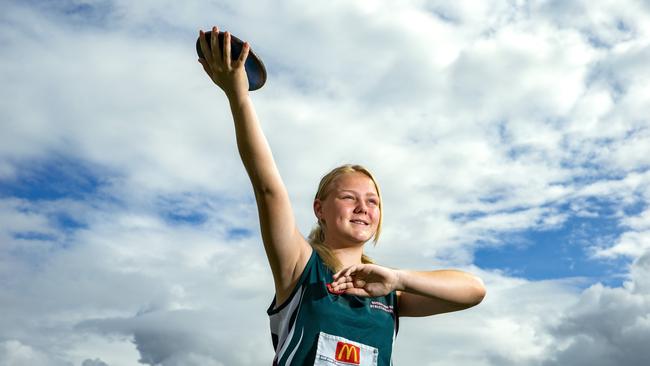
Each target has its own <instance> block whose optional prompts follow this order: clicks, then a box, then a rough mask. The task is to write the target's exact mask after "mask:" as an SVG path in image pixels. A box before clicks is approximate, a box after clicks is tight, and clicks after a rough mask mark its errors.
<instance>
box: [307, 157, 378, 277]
mask: <svg viewBox="0 0 650 366" xmlns="http://www.w3.org/2000/svg"><path fill="white" fill-rule="evenodd" d="M355 172H358V173H362V174H364V175H366V176H367V177H368V178H370V180H372V183H373V184H374V185H375V189H376V190H377V195H378V196H379V223H378V224H377V230H376V231H375V235H374V236H373V244H374V245H377V241H378V240H379V234H380V233H381V222H382V218H383V216H384V215H383V213H382V206H383V205H382V200H381V192H380V190H379V184H377V181H376V180H375V177H374V176H373V175H372V173H370V171H369V170H368V169H366V168H364V167H363V166H361V165H352V164H345V165H341V166H339V167H336V168H334V169H332V170H331V171H330V172H329V173H327V174H325V176H323V178H322V179H321V181H320V183H319V184H318V191H316V196H315V197H314V200H317V199H318V200H324V199H326V198H327V195H328V194H329V193H330V191H331V188H330V186H331V185H332V183H334V181H336V179H337V178H339V177H341V176H342V175H344V174H350V173H355ZM322 225H323V223H322V221H321V220H320V219H319V220H318V223H317V224H316V226H314V228H313V229H312V230H311V233H309V236H308V237H307V241H308V242H309V244H311V246H312V248H314V250H315V251H316V252H317V253H318V255H319V256H320V257H321V259H322V260H323V262H324V263H325V265H326V266H327V267H329V268H330V269H331V270H332V271H333V272H336V271H338V270H340V269H341V267H342V265H341V262H340V261H339V259H338V258H337V257H336V256H335V255H334V253H333V252H332V249H331V248H330V247H328V246H327V245H326V244H325V231H324V230H323V226H322ZM361 263H374V261H373V260H372V259H371V258H370V257H368V256H367V255H365V254H362V255H361Z"/></svg>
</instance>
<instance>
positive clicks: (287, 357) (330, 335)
mask: <svg viewBox="0 0 650 366" xmlns="http://www.w3.org/2000/svg"><path fill="white" fill-rule="evenodd" d="M332 275H333V273H332V271H331V270H330V269H329V268H328V267H327V266H326V265H325V264H324V263H323V261H322V259H321V258H320V256H319V255H318V253H317V252H316V251H315V250H313V251H312V254H311V257H310V258H309V261H308V262H307V265H306V266H305V269H304V270H303V273H302V275H301V276H300V279H299V280H298V283H297V284H296V288H295V289H294V290H293V292H292V293H291V295H290V296H289V298H288V299H287V300H286V301H285V302H284V303H283V304H282V305H280V306H279V307H277V308H276V307H275V305H276V303H275V298H274V299H273V302H272V303H271V306H270V307H269V309H268V310H267V314H268V315H269V318H270V323H271V338H272V340H273V347H274V348H275V358H274V359H273V365H274V366H275V365H278V366H285V365H286V366H288V365H346V366H348V365H359V366H364V365H372V366H375V365H378V366H389V365H391V364H392V362H391V353H392V348H393V341H394V339H395V337H396V336H397V329H398V316H397V310H398V309H397V295H396V294H395V292H394V291H393V292H392V293H390V294H388V295H386V296H382V297H368V298H366V297H357V296H350V295H346V294H343V295H336V294H333V293H330V292H329V291H328V290H327V284H328V283H331V282H332Z"/></svg>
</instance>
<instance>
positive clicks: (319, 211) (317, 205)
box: [314, 198, 323, 221]
mask: <svg viewBox="0 0 650 366" xmlns="http://www.w3.org/2000/svg"><path fill="white" fill-rule="evenodd" d="M314 215H316V218H317V219H318V221H320V220H321V219H322V217H323V203H322V202H321V200H320V199H318V198H316V199H315V200H314Z"/></svg>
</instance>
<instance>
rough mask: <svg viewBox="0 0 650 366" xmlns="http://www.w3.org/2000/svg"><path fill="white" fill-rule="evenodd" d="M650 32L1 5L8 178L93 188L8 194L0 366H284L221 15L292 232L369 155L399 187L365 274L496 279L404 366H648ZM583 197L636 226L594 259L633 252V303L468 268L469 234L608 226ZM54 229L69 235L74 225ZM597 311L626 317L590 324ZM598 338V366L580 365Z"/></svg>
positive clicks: (541, 7)
mask: <svg viewBox="0 0 650 366" xmlns="http://www.w3.org/2000/svg"><path fill="white" fill-rule="evenodd" d="M75 9H76V12H71V10H75ZM66 11H67V14H66ZM649 14H650V10H649V9H648V8H647V6H646V5H643V4H641V3H636V2H625V3H624V4H623V3H620V2H614V1H606V0H603V1H598V2H596V3H593V2H590V3H587V2H559V1H546V2H535V3H530V2H523V1H510V2H497V1H493V2H481V3H476V2H473V1H458V2H454V3H449V2H440V1H411V2H401V3H400V4H399V5H396V4H394V3H391V2H371V1H360V2H356V3H354V4H350V2H346V1H333V2H328V3H327V4H325V3H322V4H320V3H314V4H311V5H310V6H309V7H305V5H304V4H303V3H301V2H298V1H283V2H271V1H257V2H246V3H243V4H237V5H236V6H235V5H232V4H230V3H218V2H217V3H211V4H205V3H201V2H183V3H180V2H174V1H165V2H163V3H161V2H145V1H139V2H131V1H97V2H86V1H82V2H80V1H65V2H57V3H51V2H50V3H47V4H39V5H36V4H31V5H25V4H22V3H18V2H10V3H7V4H5V5H3V15H2V16H0V30H1V34H2V36H1V38H0V42H1V43H2V44H3V48H2V49H3V50H2V51H0V52H1V53H2V57H1V58H0V66H1V70H3V71H2V72H1V73H0V82H1V83H2V84H1V85H2V89H0V128H2V131H3V132H5V131H6V133H2V134H0V179H1V180H2V181H0V183H1V182H8V181H12V182H15V181H19V182H20V179H22V178H21V177H23V175H24V174H26V171H27V172H28V171H29V162H32V161H42V160H47V159H49V158H51V157H52V156H53V155H56V156H66V157H68V156H69V157H71V158H72V159H74V160H76V161H80V162H82V163H84V164H87V165H88V166H91V167H93V169H91V172H90V173H89V174H97V175H98V176H99V177H100V178H102V185H101V187H100V188H98V190H97V191H96V192H91V193H90V194H89V195H88V196H87V197H83V198H78V197H77V198H74V197H72V198H71V197H67V198H66V197H64V198H60V199H53V200H40V201H30V200H28V199H19V198H15V197H11V195H9V196H7V195H5V194H4V192H2V193H3V196H2V199H1V200H0V240H1V243H0V274H2V277H3V278H8V279H9V280H7V281H2V282H0V303H1V304H2V308H3V315H5V316H3V317H2V319H0V329H1V330H0V347H2V348H0V363H3V362H4V363H9V364H11V363H12V362H13V363H20V362H23V363H29V364H39V363H40V364H70V363H73V364H75V365H78V364H84V363H85V365H92V364H95V365H102V364H109V365H112V366H113V365H126V364H132V365H135V364H137V363H138V359H140V360H141V363H149V364H154V363H156V362H158V363H161V364H164V365H181V364H184V365H193V364H197V365H198V364H201V365H220V364H225V365H230V364H241V365H255V364H260V363H266V362H268V360H270V359H271V357H272V355H271V354H272V350H271V346H270V344H271V342H270V337H269V334H268V326H267V323H266V321H267V320H266V316H265V314H264V310H265V309H266V307H267V306H268V303H269V301H270V298H271V296H272V284H271V278H270V271H269V269H268V268H267V267H268V266H267V264H266V259H265V258H264V253H263V250H262V248H261V245H260V243H259V236H258V234H257V232H258V228H257V219H256V212H255V208H254V202H253V200H252V198H251V192H250V188H249V184H248V181H247V178H246V176H245V172H244V169H243V168H242V167H241V163H240V162H239V160H238V156H237V152H236V147H235V145H234V134H233V129H232V121H231V118H230V116H229V113H228V111H227V103H226V101H225V98H224V96H223V95H222V93H221V92H220V91H218V90H216V87H214V86H213V85H211V83H210V82H209V81H208V80H207V78H206V77H205V76H204V75H203V74H202V70H201V67H200V66H199V65H198V63H196V56H195V54H194V41H195V39H196V36H197V32H198V28H199V27H201V28H204V29H205V28H207V27H208V26H209V25H211V24H212V22H217V23H219V22H222V23H219V24H218V25H220V26H222V27H223V28H225V29H229V30H231V31H233V33H235V34H237V35H240V36H241V37H242V38H244V39H247V40H249V41H251V43H252V45H253V48H254V49H255V50H256V51H257V52H258V53H259V54H260V55H261V56H262V58H263V59H264V61H265V63H266V65H267V68H268V71H269V80H268V84H267V85H266V86H265V87H264V88H263V89H261V90H260V91H258V92H255V93H254V94H253V99H254V102H255V104H256V106H257V109H258V113H259V115H260V118H261V120H262V123H263V125H264V128H265V131H266V133H267V135H268V138H269V140H270V142H271V145H272V147H273V149H274V153H275V157H276V160H277V162H278V166H279V167H280V170H281V172H282V174H283V177H284V179H285V182H286V184H287V187H288V188H289V191H290V192H291V195H292V199H293V202H294V209H295V212H296V215H297V219H298V223H299V226H300V228H301V229H302V230H303V231H304V232H307V230H308V229H309V228H310V227H311V225H312V224H313V222H314V219H313V213H312V212H311V200H312V198H313V194H314V191H315V188H316V184H317V182H318V179H319V177H320V176H321V175H322V174H323V173H325V171H326V170H327V169H328V168H330V167H333V166H336V165H338V164H341V163H343V162H349V161H352V162H360V163H362V164H364V165H367V166H368V167H369V168H371V170H373V172H375V174H376V175H377V176H378V178H379V181H380V184H381V185H382V188H383V192H384V194H385V202H384V203H385V207H386V213H385V214H386V221H385V223H386V227H385V231H384V235H383V238H382V241H381V242H380V245H379V246H378V247H377V248H375V249H372V250H370V252H371V253H372V256H373V257H375V258H377V259H378V260H379V261H380V263H385V264H387V265H391V266H408V267H418V268H428V267H430V266H433V265H435V266H459V267H462V268H467V269H468V270H470V271H474V272H477V273H480V275H481V276H482V277H484V278H485V279H486V282H487V284H488V297H487V298H486V300H485V302H484V303H483V304H481V305H480V306H479V307H478V308H476V309H472V310H469V311H467V312H463V313H459V314H449V315H444V316H439V317H433V318H430V319H418V320H413V319H407V320H404V322H403V327H402V331H401V334H400V337H399V338H398V345H397V348H396V362H397V363H403V364H422V363H423V360H422V358H421V357H426V362H428V363H429V364H431V365H447V364H454V365H464V364H465V365H470V364H471V365H508V364H512V365H515V364H516V365H521V364H530V365H537V364H540V365H541V364H543V363H544V362H546V363H548V364H549V365H551V364H576V365H579V364H581V363H580V362H587V361H590V362H591V361H593V362H596V363H595V364H598V363H597V362H600V364H603V362H611V363H616V362H619V361H621V362H622V361H625V362H634V361H635V360H633V359H630V358H625V357H628V356H629V355H634V354H636V355H639V356H640V357H647V355H646V354H645V353H643V350H644V349H643V345H641V344H640V342H639V340H640V339H645V338H647V334H646V333H647V329H648V323H647V317H646V318H644V317H643V315H642V314H643V312H644V311H646V312H647V309H648V308H647V296H646V295H647V293H648V285H647V281H644V280H643V279H642V278H643V277H642V276H643V274H644V273H645V272H647V268H646V267H647V266H646V265H645V264H644V263H645V262H646V259H647V258H646V257H645V256H644V253H646V251H647V243H648V242H650V237H649V236H648V227H647V225H646V224H645V223H646V222H647V221H648V220H647V219H648V210H647V208H645V209H644V208H642V209H641V212H640V213H639V212H635V213H632V214H630V213H629V212H627V211H626V210H625V208H627V207H630V206H642V207H643V206H647V203H648V201H649V198H650V194H649V193H648V192H649V191H648V187H649V186H650V184H649V181H648V177H649V175H648V172H647V169H648V166H649V160H648V159H649V158H648V156H650V152H649V151H648V146H650V136H649V135H648V119H647V116H648V115H650V113H649V112H650V111H649V110H648V108H649V107H648V106H649V105H650V103H648V102H649V100H648V97H649V96H650V93H648V85H649V84H648V78H649V77H650V71H649V70H650V69H649V68H648V67H647V66H646V60H647V58H648V57H647V56H648V49H649V48H648V42H647V39H649V38H648V37H647V36H648V33H649V32H648V24H650V22H648V20H649V19H648V18H649V17H650V15H649ZM280 20H281V21H280ZM26 162H27V163H26ZM1 187H4V186H0V189H1ZM592 199H593V200H597V201H599V202H600V201H607V202H608V203H610V204H611V205H612V207H614V208H616V209H617V210H618V211H619V212H618V213H617V214H616V215H614V217H613V218H612V220H620V224H621V225H622V228H623V230H624V232H623V233H622V234H621V235H620V236H619V237H618V238H616V241H615V242H606V241H605V242H598V241H595V242H597V243H598V246H597V247H596V248H595V249H594V252H595V253H596V255H597V256H600V257H607V258H611V257H618V256H627V257H629V258H631V259H636V262H635V264H634V265H633V266H632V267H631V269H630V281H629V282H627V283H626V285H625V286H623V287H616V288H609V287H604V286H603V285H594V286H591V287H589V288H588V289H587V290H585V291H584V292H583V293H580V291H579V290H578V288H580V287H581V286H584V283H583V282H580V281H577V280H576V279H564V280H562V279H561V280H557V281H527V280H524V279H517V278H512V277H509V276H507V275H506V274H503V273H498V272H497V273H490V272H485V271H481V270H480V269H478V268H475V267H473V266H472V264H471V263H472V260H473V252H474V249H475V245H476V242H477V241H478V240H480V241H482V242H483V243H492V244H493V245H495V246H496V245H508V244H507V243H504V242H503V240H502V237H503V235H504V234H508V233H511V232H513V231H515V232H516V231H521V230H528V229H537V230H545V229H551V228H558V227H561V225H563V223H565V222H566V221H567V220H570V219H571V218H572V217H574V216H579V217H583V218H586V217H598V215H599V213H598V210H597V207H594V204H593V203H592V202H591V200H592ZM565 207H570V209H566V208H565ZM63 214H65V215H68V216H69V217H72V218H74V219H75V220H77V221H78V222H79V223H80V224H81V226H80V227H79V228H76V229H75V230H68V231H66V230H64V229H62V227H61V225H60V224H58V223H57V220H56V217H58V215H63ZM174 217H176V219H175V218H174ZM179 217H180V219H179ZM193 217H194V218H195V219H196V220H197V221H198V222H194V223H192V218H193ZM183 218H185V219H186V221H183ZM237 230H240V231H241V232H243V234H241V235H240V236H237V235H234V234H233V233H236V232H237ZM17 233H23V234H26V233H29V234H30V235H23V237H21V236H20V235H18V236H17V235H16V234H17ZM249 233H250V234H249ZM35 234H38V235H35ZM242 263H245V266H244V265H242ZM646 275H647V274H646ZM646 277H647V276H646ZM607 309H628V310H629V311H628V312H627V313H626V314H622V315H621V316H623V318H621V319H619V320H620V322H609V323H608V322H605V323H603V325H602V327H601V328H598V327H595V326H591V327H590V326H589V324H590V322H591V323H593V322H592V319H595V318H597V317H599V316H604V317H608V316H609V313H608V312H606V310H607ZM240 314H242V315H240ZM611 319H618V318H611ZM548 324H552V326H551V327H549V326H548ZM643 337H645V338H643ZM132 341H133V342H134V343H132ZM591 346H598V349H599V350H601V351H602V353H600V354H596V355H595V356H594V357H597V358H595V359H592V360H589V359H588V358H587V357H588V354H589V352H585V351H584V350H585V349H586V347H591ZM247 348H252V349H255V350H256V352H255V353H252V354H251V353H246V352H245V349H247ZM423 349H425V350H427V351H426V352H425V354H426V356H422V354H423V353H422V350H423ZM624 352H627V353H628V356H626V355H625V354H624ZM635 352H636V353H635ZM119 355H123V356H119ZM629 357H632V356H629ZM572 362H574V363H572Z"/></svg>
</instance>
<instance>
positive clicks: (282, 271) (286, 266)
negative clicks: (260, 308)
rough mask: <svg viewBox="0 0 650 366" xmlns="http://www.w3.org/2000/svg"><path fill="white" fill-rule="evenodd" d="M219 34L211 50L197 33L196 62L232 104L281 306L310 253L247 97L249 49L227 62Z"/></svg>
mask: <svg viewBox="0 0 650 366" xmlns="http://www.w3.org/2000/svg"><path fill="white" fill-rule="evenodd" d="M217 34H218V29H217V28H216V27H213V28H212V39H211V42H212V44H211V48H210V49H209V48H208V45H207V42H206V41H205V37H204V34H203V31H201V32H200V44H201V50H202V51H203V54H204V55H205V59H199V62H200V63H201V65H203V69H204V70H205V72H206V73H207V74H208V75H209V76H210V78H211V79H212V81H214V83H215V84H217V86H219V87H220V88H221V89H222V90H223V91H224V92H225V93H226V96H227V97H228V101H229V102H230V109H231V111H232V116H233V120H234V124H235V135H236V138H237V148H238V150H239V155H240V156H241V160H242V163H243V164H244V167H245V168H246V172H247V173H248V176H249V178H250V180H251V183H252V185H253V191H254V193H255V200H256V202H257V209H258V214H259V220H260V228H261V231H262V240H263V242H264V249H265V250H266V255H267V257H268V260H269V264H270V266H271V271H272V272H273V279H274V282H275V289H276V297H277V301H278V302H282V301H283V300H284V299H285V298H286V297H288V295H289V293H290V292H291V290H292V289H293V287H294V285H295V282H296V281H297V280H298V278H299V276H300V273H301V272H302V270H303V268H304V266H305V264H306V263H307V260H308V259H309V255H310V254H311V250H312V249H311V247H310V246H309V244H308V243H307V242H306V241H305V239H304V238H303V236H302V235H301V234H300V232H299V231H298V229H297V226H296V222H295V217H294V214H293V210H292V208H291V203H290V202H289V194H288V193H287V190H286V188H285V186H284V183H283V182H282V178H281V177H280V173H279V172H278V169H277V167H276V165H275V161H274V160H273V155H272V153H271V148H270V147H269V144H268V142H267V140H266V137H265V136H264V132H263V131H262V128H261V126H260V123H259V120H258V118H257V114H256V113H255V109H254V107H253V102H252V101H251V98H250V95H249V93H248V79H247V77H246V69H245V68H244V63H245V62H246V57H247V56H248V52H249V50H250V46H249V45H248V43H245V44H244V47H243V49H242V52H241V55H240V56H239V59H237V60H235V61H231V58H230V38H231V37H230V33H228V32H226V33H225V36H224V47H223V54H222V52H221V51H220V50H219V47H218V44H217V42H218V38H217Z"/></svg>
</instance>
